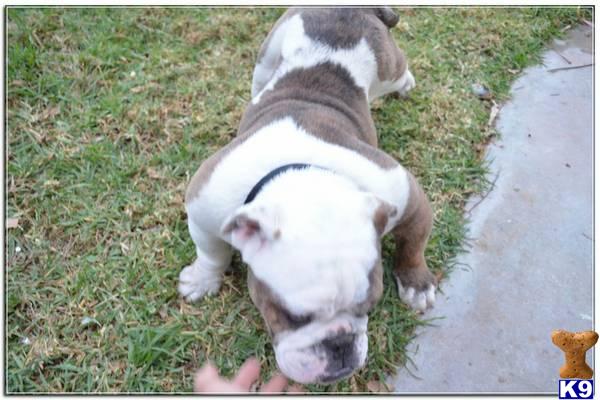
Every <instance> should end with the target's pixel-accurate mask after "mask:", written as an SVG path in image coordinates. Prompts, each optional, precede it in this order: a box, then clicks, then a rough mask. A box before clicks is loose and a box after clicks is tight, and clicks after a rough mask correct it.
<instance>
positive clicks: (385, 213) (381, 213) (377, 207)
mask: <svg viewBox="0 0 600 400" xmlns="http://www.w3.org/2000/svg"><path fill="white" fill-rule="evenodd" d="M365 197H366V198H365V201H366V203H367V207H368V210H369V213H370V215H371V216H372V218H373V225H375V230H376V231H377V233H378V234H379V235H380V236H383V234H384V233H386V232H387V231H386V227H387V225H388V222H389V220H390V219H393V218H395V217H396V216H397V214H398V209H397V208H396V207H395V206H394V205H392V204H390V203H388V202H387V201H385V200H382V199H381V198H379V197H377V196H375V195H374V194H372V193H366V195H365Z"/></svg>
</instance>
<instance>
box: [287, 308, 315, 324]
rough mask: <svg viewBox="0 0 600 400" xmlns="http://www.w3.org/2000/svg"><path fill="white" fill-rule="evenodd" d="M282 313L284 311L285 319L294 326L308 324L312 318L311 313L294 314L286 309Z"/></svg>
mask: <svg viewBox="0 0 600 400" xmlns="http://www.w3.org/2000/svg"><path fill="white" fill-rule="evenodd" d="M284 313H285V316H286V318H287V320H288V321H289V322H290V323H291V324H292V325H294V326H296V327H300V326H303V325H306V324H309V323H311V322H312V320H313V319H314V317H313V315H311V314H304V315H296V314H291V313H289V312H287V311H284Z"/></svg>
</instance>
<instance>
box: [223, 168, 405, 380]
mask: <svg viewBox="0 0 600 400" xmlns="http://www.w3.org/2000/svg"><path fill="white" fill-rule="evenodd" d="M288 175H289V177H288V178H287V179H286V176H288ZM292 175H297V176H296V177H295V178H294V179H291V176H292ZM277 181H281V182H279V183H277ZM300 188H302V189H300ZM396 214H397V213H396V209H395V207H393V206H391V205H389V204H388V203H385V202H384V201H382V200H381V199H379V198H377V197H375V196H374V195H372V194H369V193H365V192H361V191H359V190H358V189H357V188H356V187H355V186H354V185H353V184H351V183H350V182H349V181H345V180H344V179H343V178H341V177H338V176H336V175H335V174H333V173H328V172H327V173H324V172H323V171H320V172H317V171H302V172H286V173H284V174H283V176H282V177H278V178H275V179H274V180H273V183H271V184H269V185H268V186H266V187H265V188H264V189H263V191H262V192H261V193H260V194H259V196H258V197H257V198H256V199H255V200H254V201H253V202H251V203H250V204H247V205H244V206H242V207H240V208H239V209H238V210H236V211H235V212H234V213H233V214H232V215H231V216H230V217H229V218H228V219H227V220H226V221H225V223H224V224H223V228H222V233H223V234H224V235H226V236H227V235H230V236H229V237H230V239H231V243H232V244H233V245H234V246H235V247H236V248H237V249H239V250H240V251H241V254H242V258H243V259H244V261H245V262H246V263H248V264H249V267H250V268H249V271H248V285H249V289H250V295H251V298H252V301H253V302H254V304H255V305H256V306H257V308H258V309H259V311H260V313H261V314H262V317H263V319H264V321H265V322H266V325H267V329H268V332H269V334H270V335H271V338H272V340H273V345H274V348H275V354H276V358H277V363H278V365H279V368H280V369H281V371H282V372H283V373H285V374H286V375H287V376H288V377H289V378H291V379H293V380H295V381H297V382H301V383H331V382H333V381H336V380H339V379H341V378H344V377H347V376H349V375H351V374H352V373H353V372H354V371H355V370H356V369H358V368H360V367H362V366H363V365H364V363H365V360H366V355H367V346H368V344H367V342H368V341H367V321H368V317H367V312H368V311H369V310H370V309H371V308H372V307H373V305H374V304H375V303H376V302H377V301H378V300H379V298H380V297H381V294H382V266H381V259H380V236H381V234H382V233H383V232H384V230H385V227H386V225H387V224H388V220H391V219H393V218H395V217H396Z"/></svg>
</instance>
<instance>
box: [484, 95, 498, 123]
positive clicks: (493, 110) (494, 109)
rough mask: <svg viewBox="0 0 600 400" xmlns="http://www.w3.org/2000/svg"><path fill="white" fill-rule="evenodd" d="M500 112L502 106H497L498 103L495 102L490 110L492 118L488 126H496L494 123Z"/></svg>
mask: <svg viewBox="0 0 600 400" xmlns="http://www.w3.org/2000/svg"><path fill="white" fill-rule="evenodd" d="M499 112H500V106H498V104H496V102H495V101H494V102H493V104H492V108H491V110H490V118H489V119H488V123H487V124H488V126H492V125H493V124H494V121H495V120H496V117H497V116H498V113H499Z"/></svg>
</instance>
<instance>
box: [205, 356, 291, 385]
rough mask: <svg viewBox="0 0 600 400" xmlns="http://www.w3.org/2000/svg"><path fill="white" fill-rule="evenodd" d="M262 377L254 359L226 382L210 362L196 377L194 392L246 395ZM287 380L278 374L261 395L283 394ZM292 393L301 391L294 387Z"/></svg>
mask: <svg viewBox="0 0 600 400" xmlns="http://www.w3.org/2000/svg"><path fill="white" fill-rule="evenodd" d="M259 375H260V364H259V363H258V360H257V359H256V358H254V357H252V358H249V359H248V360H246V362H245V363H244V364H243V365H242V366H241V367H240V370H239V371H238V373H237V375H236V376H235V377H234V378H233V379H232V380H231V381H229V380H226V379H224V378H222V377H221V376H220V375H219V371H217V368H216V367H215V366H214V364H212V363H211V362H210V361H209V362H207V363H206V364H205V365H204V366H203V367H202V368H200V370H198V372H196V375H195V376H194V392H212V393H244V392H249V391H250V388H251V386H252V383H254V382H255V381H256V380H257V379H258V377H259ZM287 384H288V382H287V379H286V378H285V377H284V376H283V375H282V374H277V375H275V376H274V377H273V378H271V380H270V381H269V382H267V383H265V384H264V385H262V386H261V388H260V392H261V393H281V392H283V391H284V389H285V388H286V387H287ZM290 389H291V390H290V391H300V388H298V387H297V386H293V387H292V388H290Z"/></svg>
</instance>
